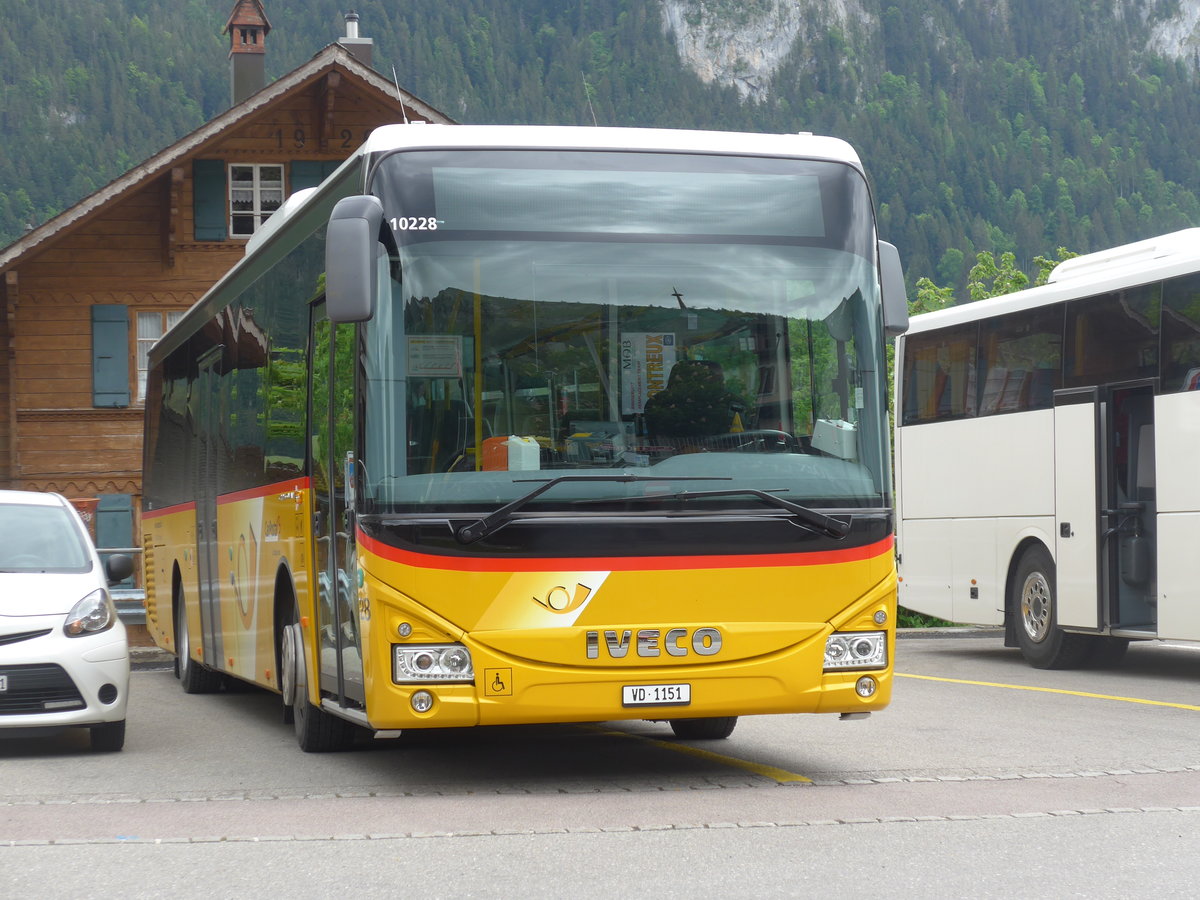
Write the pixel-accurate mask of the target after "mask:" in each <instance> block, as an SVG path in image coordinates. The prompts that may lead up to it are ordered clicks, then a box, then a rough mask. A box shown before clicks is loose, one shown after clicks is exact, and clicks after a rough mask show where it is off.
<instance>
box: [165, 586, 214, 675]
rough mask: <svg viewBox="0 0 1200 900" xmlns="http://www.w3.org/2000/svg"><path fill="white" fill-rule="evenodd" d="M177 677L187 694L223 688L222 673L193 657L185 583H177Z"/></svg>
mask: <svg viewBox="0 0 1200 900" xmlns="http://www.w3.org/2000/svg"><path fill="white" fill-rule="evenodd" d="M174 597H175V599H174V606H175V677H176V678H178V679H179V683H180V684H181V685H183V692H184V693H185V694H211V693H213V692H215V691H218V690H220V689H221V675H220V673H219V672H214V671H213V670H212V669H207V668H205V667H204V666H202V665H201V664H200V663H198V662H197V661H196V660H194V659H192V641H191V638H190V637H189V636H188V623H187V607H186V606H185V601H184V597H183V585H180V584H177V585H175V594H174Z"/></svg>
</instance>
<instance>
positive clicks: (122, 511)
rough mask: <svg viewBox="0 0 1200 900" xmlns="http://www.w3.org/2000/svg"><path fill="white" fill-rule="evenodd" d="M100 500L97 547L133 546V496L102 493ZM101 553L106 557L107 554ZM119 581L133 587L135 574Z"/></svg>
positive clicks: (97, 515) (97, 512) (126, 547)
mask: <svg viewBox="0 0 1200 900" xmlns="http://www.w3.org/2000/svg"><path fill="white" fill-rule="evenodd" d="M99 500H100V503H99V504H98V505H97V507H96V547H97V548H99V549H103V548H105V547H122V548H125V549H129V548H131V547H133V497H132V496H131V495H129V494H102V495H101V496H100V498H99ZM100 555H101V557H104V556H105V555H106V554H103V553H101V554H100ZM135 558H136V557H135ZM119 583H120V585H121V586H122V587H133V576H132V575H130V576H129V577H128V578H127V579H125V580H124V581H122V582H119Z"/></svg>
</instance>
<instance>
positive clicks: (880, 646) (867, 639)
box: [825, 631, 887, 672]
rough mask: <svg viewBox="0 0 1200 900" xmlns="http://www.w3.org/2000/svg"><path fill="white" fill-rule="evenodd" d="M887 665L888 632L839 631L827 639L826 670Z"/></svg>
mask: <svg viewBox="0 0 1200 900" xmlns="http://www.w3.org/2000/svg"><path fill="white" fill-rule="evenodd" d="M886 665H887V632H885V631H839V632H835V633H834V634H831V635H830V636H829V638H828V639H827V640H826V641H825V671H826V672H829V671H836V670H838V669H881V668H883V667H884V666H886Z"/></svg>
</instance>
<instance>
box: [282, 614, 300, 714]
mask: <svg viewBox="0 0 1200 900" xmlns="http://www.w3.org/2000/svg"><path fill="white" fill-rule="evenodd" d="M295 628H296V626H295V625H288V626H287V627H286V628H284V629H283V654H282V656H283V664H282V666H281V668H282V670H283V671H282V673H281V674H282V675H283V705H284V706H291V705H293V704H294V703H295V702H296V636H295Z"/></svg>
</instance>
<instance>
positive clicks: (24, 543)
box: [0, 503, 92, 572]
mask: <svg viewBox="0 0 1200 900" xmlns="http://www.w3.org/2000/svg"><path fill="white" fill-rule="evenodd" d="M91 568H92V559H91V554H90V553H88V548H87V544H86V543H85V542H84V538H83V535H82V534H80V532H79V529H78V527H76V524H75V520H74V519H73V518H72V516H71V513H70V512H69V511H68V510H66V509H64V508H63V507H61V506H41V505H35V504H28V503H6V504H0V572H88V571H90V570H91Z"/></svg>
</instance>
